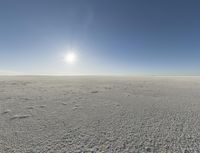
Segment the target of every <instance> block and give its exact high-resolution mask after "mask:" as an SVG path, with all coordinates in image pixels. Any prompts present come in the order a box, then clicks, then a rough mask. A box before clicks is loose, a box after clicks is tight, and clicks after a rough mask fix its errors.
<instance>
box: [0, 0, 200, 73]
mask: <svg viewBox="0 0 200 153" xmlns="http://www.w3.org/2000/svg"><path fill="white" fill-rule="evenodd" d="M199 8H200V1H198V0H193V1H191V0H1V1H0V74H30V75H31V74H35V75H37V74H66V75H67V74H70V75H78V74H86V75H89V74H91V75H97V74H108V75H112V74H119V75H120V74H122V75H126V74H127V75H138V74H139V75H142V74H149V75H200V69H199V67H200V17H199V14H200V9H199ZM69 51H74V52H75V53H76V54H77V56H78V60H77V62H76V63H75V64H73V65H69V64H67V63H66V62H64V61H63V58H64V56H65V54H66V53H67V52H69Z"/></svg>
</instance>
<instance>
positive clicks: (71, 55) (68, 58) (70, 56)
mask: <svg viewBox="0 0 200 153" xmlns="http://www.w3.org/2000/svg"><path fill="white" fill-rule="evenodd" d="M65 61H66V62H67V63H69V64H74V63H75V62H76V61H77V56H76V54H75V53H74V52H69V53H67V55H66V56H65Z"/></svg>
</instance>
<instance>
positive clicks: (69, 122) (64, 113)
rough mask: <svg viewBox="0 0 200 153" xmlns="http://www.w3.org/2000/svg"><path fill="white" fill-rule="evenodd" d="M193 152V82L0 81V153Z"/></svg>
mask: <svg viewBox="0 0 200 153" xmlns="http://www.w3.org/2000/svg"><path fill="white" fill-rule="evenodd" d="M199 150H200V78H199V77H95V76H94V77H86V76H85V77H78V76H76V77H30V76H29V77H28V76H27V77H19V76H18V77H0V153H145V152H154V153H169V152H171V153H175V152H179V153H193V152H196V153H198V152H199Z"/></svg>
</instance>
